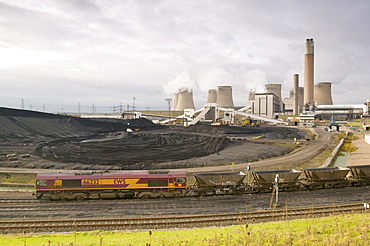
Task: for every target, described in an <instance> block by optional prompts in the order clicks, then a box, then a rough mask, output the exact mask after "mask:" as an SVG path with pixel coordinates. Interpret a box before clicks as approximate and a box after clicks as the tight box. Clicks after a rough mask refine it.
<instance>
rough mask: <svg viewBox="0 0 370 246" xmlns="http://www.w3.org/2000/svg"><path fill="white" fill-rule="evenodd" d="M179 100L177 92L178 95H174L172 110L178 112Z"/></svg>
mask: <svg viewBox="0 0 370 246" xmlns="http://www.w3.org/2000/svg"><path fill="white" fill-rule="evenodd" d="M178 100H179V93H178V92H177V93H175V94H173V99H172V108H171V110H173V111H174V110H176V108H177V101H178Z"/></svg>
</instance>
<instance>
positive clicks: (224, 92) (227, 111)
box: [164, 38, 370, 126]
mask: <svg viewBox="0 0 370 246" xmlns="http://www.w3.org/2000/svg"><path fill="white" fill-rule="evenodd" d="M314 58H315V54H314V40H313V38H307V39H306V42H305V52H304V76H303V87H301V86H300V76H299V74H294V75H293V79H292V90H291V91H290V93H289V96H288V97H285V98H283V97H282V93H281V90H282V85H281V84H278V83H271V84H266V85H265V91H264V92H262V93H256V91H254V90H252V91H250V92H249V97H248V100H247V102H246V105H245V106H241V107H235V105H234V100H233V96H232V87H231V86H226V85H222V86H218V87H217V89H209V90H208V95H207V101H206V103H205V104H204V107H202V108H200V109H198V110H196V109H195V106H194V100H193V91H192V90H190V89H189V88H180V89H179V91H178V92H176V93H175V94H174V95H173V99H172V101H173V104H172V108H171V111H177V112H176V113H175V112H174V113H173V114H172V115H173V116H176V117H175V118H174V119H167V120H166V121H165V122H164V123H166V122H170V121H173V120H176V119H179V118H181V119H184V120H183V121H184V122H188V123H189V124H195V123H196V122H198V121H207V122H216V121H218V120H220V119H222V120H223V121H224V122H226V123H233V122H234V120H235V119H236V116H237V115H239V116H241V117H250V118H252V119H258V120H261V121H265V122H270V123H274V124H275V123H279V122H277V121H275V120H276V119H277V118H278V117H279V115H283V114H285V115H292V116H295V117H296V119H297V120H300V119H301V120H302V122H304V126H311V125H312V124H313V118H312V117H314V118H315V119H319V120H322V119H330V118H332V117H333V115H337V116H341V117H344V118H346V119H353V118H358V117H362V116H364V115H365V116H367V115H369V108H370V102H369V101H368V102H367V103H365V104H364V105H334V104H333V99H332V83H331V82H327V81H325V82H319V83H317V84H315V67H314Z"/></svg>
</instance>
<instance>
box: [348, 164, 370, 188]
mask: <svg viewBox="0 0 370 246" xmlns="http://www.w3.org/2000/svg"><path fill="white" fill-rule="evenodd" d="M348 168H349V169H350V174H351V175H350V177H349V178H350V180H349V181H350V183H351V185H353V186H361V185H370V165H360V166H349V167H348Z"/></svg>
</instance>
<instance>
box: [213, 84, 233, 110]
mask: <svg viewBox="0 0 370 246" xmlns="http://www.w3.org/2000/svg"><path fill="white" fill-rule="evenodd" d="M216 102H217V104H218V106H220V107H224V108H233V107H234V101H233V95H232V88H231V86H218V93H217V101H216Z"/></svg>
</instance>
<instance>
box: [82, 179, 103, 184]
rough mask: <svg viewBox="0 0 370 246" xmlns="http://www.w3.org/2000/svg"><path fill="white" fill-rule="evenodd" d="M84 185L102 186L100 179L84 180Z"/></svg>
mask: <svg viewBox="0 0 370 246" xmlns="http://www.w3.org/2000/svg"><path fill="white" fill-rule="evenodd" d="M82 185H100V180H99V179H83V180H82Z"/></svg>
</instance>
